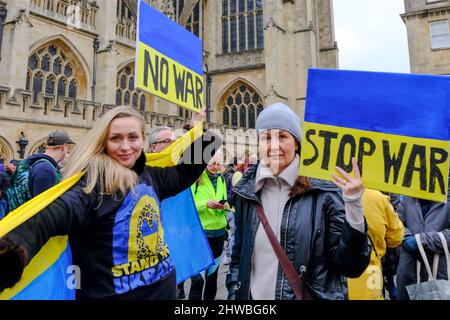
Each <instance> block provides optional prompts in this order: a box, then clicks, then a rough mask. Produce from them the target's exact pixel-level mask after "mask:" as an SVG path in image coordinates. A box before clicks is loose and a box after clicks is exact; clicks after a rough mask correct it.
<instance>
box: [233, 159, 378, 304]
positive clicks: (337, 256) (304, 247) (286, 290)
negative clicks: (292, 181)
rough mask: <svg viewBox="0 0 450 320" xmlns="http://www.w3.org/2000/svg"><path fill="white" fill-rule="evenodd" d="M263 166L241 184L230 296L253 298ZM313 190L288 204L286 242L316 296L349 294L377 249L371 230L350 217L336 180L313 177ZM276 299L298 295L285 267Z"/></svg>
mask: <svg viewBox="0 0 450 320" xmlns="http://www.w3.org/2000/svg"><path fill="white" fill-rule="evenodd" d="M256 170H257V165H255V166H252V167H250V168H249V169H248V171H247V172H246V173H245V175H244V177H243V178H242V179H241V181H240V182H239V183H238V184H237V185H236V186H235V188H234V191H235V192H236V202H235V208H236V233H235V244H234V247H233V251H232V255H231V263H230V272H229V274H228V275H227V281H226V282H227V288H228V292H229V296H228V298H229V299H238V300H248V299H251V293H250V273H251V270H252V256H253V248H254V240H255V235H256V230H257V228H258V225H259V218H258V216H257V213H256V205H257V204H258V203H259V204H261V200H260V195H259V193H255V179H256ZM310 181H311V184H312V185H313V187H312V189H311V190H309V191H307V192H306V193H304V194H296V195H294V196H292V197H291V198H290V199H289V200H288V202H287V203H286V205H285V208H284V212H283V216H282V222H281V230H280V231H281V232H280V244H281V246H282V247H283V248H284V250H285V252H286V254H287V256H288V258H289V260H290V261H291V262H292V263H293V266H294V268H295V269H296V270H297V272H298V274H299V275H300V276H301V277H302V279H303V282H304V284H305V285H306V288H305V289H306V290H308V292H309V293H310V295H311V296H312V297H313V298H314V299H331V300H343V299H346V298H347V285H346V279H345V277H352V278H355V277H358V276H360V275H361V274H362V272H363V271H364V270H365V269H366V267H367V265H368V264H369V261H370V254H371V248H370V244H369V241H368V237H367V225H366V227H365V233H361V232H359V231H357V230H355V229H353V228H352V227H351V226H350V225H349V224H348V222H347V221H346V219H345V209H344V202H343V199H342V196H341V195H340V193H339V189H338V188H337V187H335V186H334V184H332V183H330V182H326V181H322V180H315V179H311V180H310ZM275 299H276V300H293V299H295V295H294V293H293V290H292V289H291V287H290V285H289V283H288V281H287V277H286V276H285V274H284V272H283V270H282V268H281V266H280V265H279V266H278V271H277V281H276V291H275Z"/></svg>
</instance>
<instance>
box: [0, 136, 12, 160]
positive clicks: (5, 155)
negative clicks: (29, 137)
mask: <svg viewBox="0 0 450 320" xmlns="http://www.w3.org/2000/svg"><path fill="white" fill-rule="evenodd" d="M13 157H14V155H13V153H12V149H11V146H10V145H9V143H8V141H6V140H5V139H4V138H2V137H1V136H0V160H3V162H4V163H8V162H9V161H10V160H12V158H13Z"/></svg>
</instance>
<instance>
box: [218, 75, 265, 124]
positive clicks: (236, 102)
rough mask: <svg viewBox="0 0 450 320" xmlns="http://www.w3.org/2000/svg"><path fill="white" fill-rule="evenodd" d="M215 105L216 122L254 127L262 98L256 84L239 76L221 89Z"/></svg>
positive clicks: (261, 105)
mask: <svg viewBox="0 0 450 320" xmlns="http://www.w3.org/2000/svg"><path fill="white" fill-rule="evenodd" d="M215 105H216V106H217V108H216V111H217V113H216V115H217V116H216V120H217V121H218V122H220V123H223V124H224V125H227V126H228V125H229V126H231V127H233V128H237V127H242V128H254V126H255V123H256V118H257V110H258V107H260V108H262V107H263V105H264V100H263V95H262V94H261V92H260V91H259V90H258V89H257V87H256V86H254V85H252V83H251V82H250V81H248V80H246V79H243V78H240V77H239V78H238V79H235V80H234V81H233V82H231V83H230V84H229V85H228V86H227V87H225V89H223V90H222V92H221V94H220V95H219V98H218V100H217V102H216V104H215ZM225 108H226V109H225Z"/></svg>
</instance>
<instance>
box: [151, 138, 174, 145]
mask: <svg viewBox="0 0 450 320" xmlns="http://www.w3.org/2000/svg"><path fill="white" fill-rule="evenodd" d="M174 141H175V139H170V138H169V139H165V140H161V141H156V142H155V143H154V144H161V143H164V144H169V143H173V142H174Z"/></svg>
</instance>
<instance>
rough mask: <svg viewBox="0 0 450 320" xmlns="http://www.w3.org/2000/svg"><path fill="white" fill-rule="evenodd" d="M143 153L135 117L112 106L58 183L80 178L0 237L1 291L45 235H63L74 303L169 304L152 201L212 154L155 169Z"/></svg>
mask: <svg viewBox="0 0 450 320" xmlns="http://www.w3.org/2000/svg"><path fill="white" fill-rule="evenodd" d="M202 140H203V141H202ZM211 140H212V139H211V136H210V135H209V133H205V135H204V136H203V139H198V140H197V141H195V142H194V144H193V145H191V146H190V148H191V149H192V148H193V147H194V145H196V144H197V143H201V144H202V149H203V150H204V149H205V147H207V146H208V145H210V144H211ZM213 141H216V142H215V143H220V141H218V139H216V140H213ZM195 147H197V146H195ZM143 149H144V119H143V117H142V116H141V115H140V114H139V113H137V112H136V111H135V110H133V109H131V108H128V107H117V108H115V109H113V110H111V111H110V112H108V113H107V114H105V115H104V116H103V117H102V118H101V119H100V121H99V122H98V123H97V124H96V126H95V127H94V128H92V129H91V130H90V131H89V133H88V134H87V135H86V136H85V138H84V140H83V141H80V143H78V144H77V146H76V148H75V149H74V151H73V152H72V155H71V157H70V160H69V161H68V163H67V165H66V168H65V172H64V178H68V177H70V176H72V175H74V174H75V173H77V172H80V171H84V172H85V173H86V174H85V175H84V177H83V178H82V179H81V180H80V181H79V182H78V183H77V184H76V185H75V186H74V187H72V188H71V189H70V190H69V191H67V192H66V193H65V194H63V195H62V196H61V197H60V198H58V199H57V200H56V201H54V202H53V203H52V204H51V205H49V206H48V207H47V208H45V209H44V210H43V211H41V212H40V213H39V214H38V215H36V216H35V217H34V218H32V219H30V220H29V221H27V222H26V223H25V224H23V225H21V226H20V227H18V228H17V229H15V230H14V231H12V232H10V233H9V234H8V235H7V236H5V237H4V238H2V239H0V266H1V267H0V292H1V291H2V290H3V289H5V288H7V287H11V286H12V285H14V284H15V283H16V282H17V281H18V280H19V279H20V276H21V274H22V271H23V268H24V267H25V266H26V265H27V264H28V263H29V261H30V260H31V259H32V258H33V256H34V255H35V254H36V253H37V252H38V251H39V250H40V248H41V247H42V246H43V245H44V244H45V243H46V242H47V240H48V239H49V238H50V237H53V236H56V235H66V234H68V235H69V239H70V244H71V248H72V254H73V262H74V264H75V265H77V266H79V267H80V270H81V289H80V290H77V299H102V298H106V299H175V292H176V283H175V281H176V280H175V270H174V266H173V264H172V262H171V258H170V252H169V250H168V247H167V244H166V243H165V241H164V232H163V229H162V226H161V221H160V214H159V213H160V211H159V204H160V201H162V200H163V199H165V198H168V197H171V196H173V195H175V194H177V193H179V192H181V191H183V190H184V189H186V188H188V187H189V186H190V185H192V184H193V183H194V182H195V181H196V180H197V178H198V177H199V176H200V174H201V173H202V172H203V170H204V169H205V167H206V164H207V162H208V161H209V158H210V157H211V154H210V155H204V159H202V161H203V162H202V163H200V164H193V163H194V162H193V161H192V162H189V163H191V164H179V165H177V166H175V167H170V168H156V167H147V166H145V154H144V152H143ZM211 149H212V148H211V146H210V147H209V150H211ZM196 150H197V149H196ZM185 154H188V155H192V156H193V155H194V152H192V151H191V150H189V149H188V150H187V151H186V153H185ZM205 161H206V162H205ZM184 162H188V161H184Z"/></svg>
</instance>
